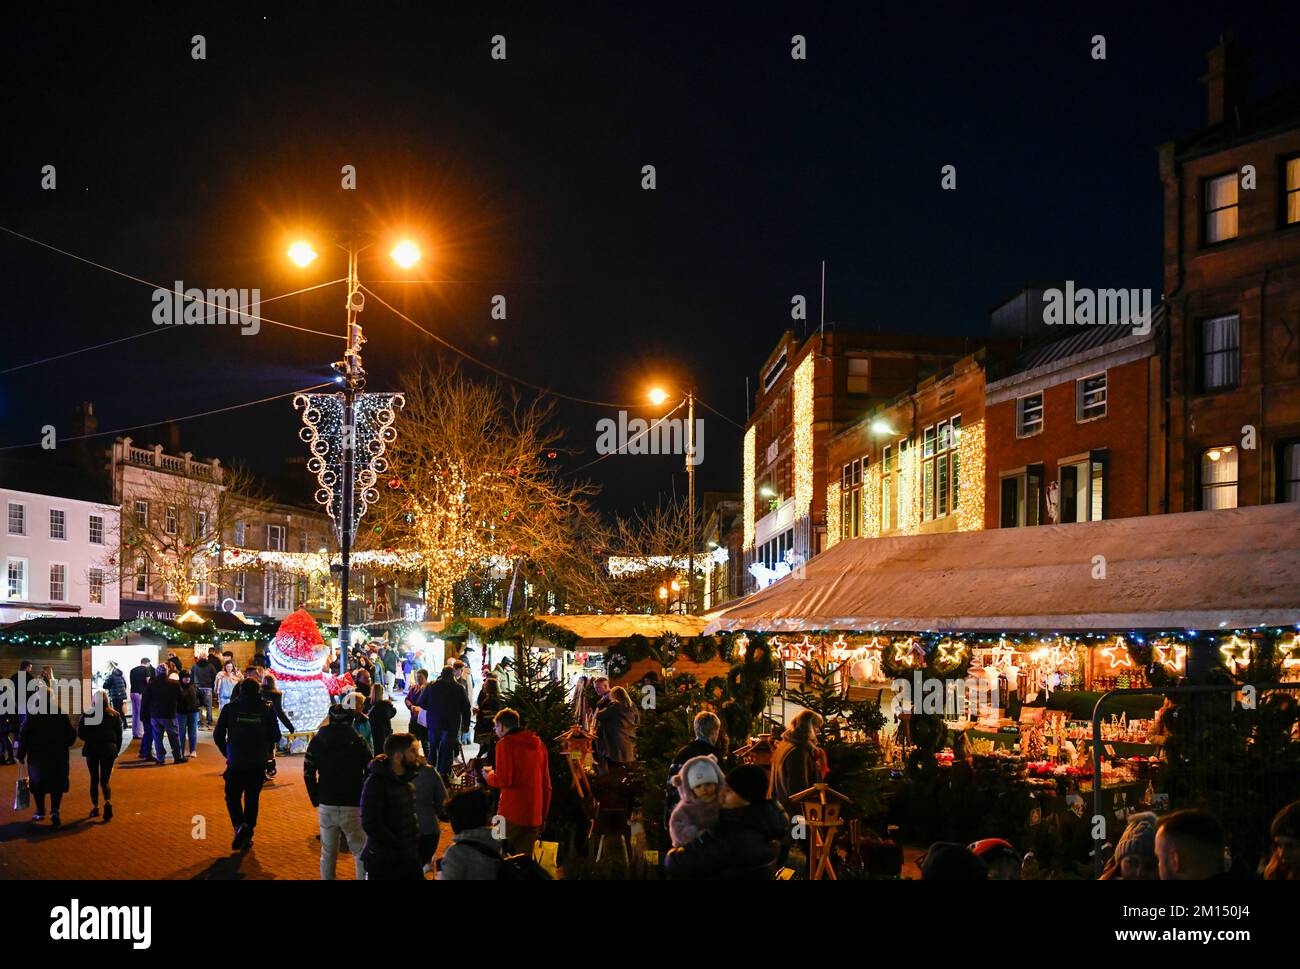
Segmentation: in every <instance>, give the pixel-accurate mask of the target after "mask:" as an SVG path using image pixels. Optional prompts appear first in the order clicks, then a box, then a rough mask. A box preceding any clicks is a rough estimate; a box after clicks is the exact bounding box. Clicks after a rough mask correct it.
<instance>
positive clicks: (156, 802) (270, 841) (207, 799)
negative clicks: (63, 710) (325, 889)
mask: <svg viewBox="0 0 1300 969" xmlns="http://www.w3.org/2000/svg"><path fill="white" fill-rule="evenodd" d="M404 712H405V711H403V713H404ZM137 753H138V744H137V743H135V742H132V743H131V745H130V747H128V748H127V750H126V751H124V752H123V754H122V756H121V757H120V758H119V759H118V761H117V767H116V768H115V769H114V771H113V778H112V788H113V820H112V821H110V822H108V823H105V822H104V820H103V818H102V817H99V818H91V817H89V816H88V815H89V813H90V794H89V791H90V784H89V778H88V776H87V773H86V768H85V761H84V759H83V758H82V756H81V749H80V746H79V745H78V747H75V748H73V750H72V751H71V755H72V756H71V765H72V778H71V780H72V784H71V790H70V791H69V792H68V794H66V795H65V796H64V798H63V809H62V819H63V826H62V827H61V828H57V829H55V828H52V827H50V823H49V819H48V817H47V819H46V820H45V821H43V822H41V823H40V824H32V823H31V821H30V818H31V813H32V812H31V810H27V811H23V812H21V813H16V812H15V811H14V810H13V789H14V781H15V780H16V779H17V777H18V769H17V767H14V766H8V767H0V796H2V797H3V800H2V801H0V880H4V881H8V880H15V879H114V878H116V879H123V878H141V879H170V878H182V879H241V878H258V879H273V878H280V879H284V878H289V879H317V878H319V877H320V842H319V841H317V840H316V834H317V830H318V829H317V823H316V811H315V809H314V808H313V807H312V806H311V801H310V800H308V798H307V789H306V785H305V783H304V781H303V775H302V765H303V757H302V755H301V754H298V755H292V756H286V757H280V758H278V766H279V771H278V773H277V774H276V777H275V779H274V780H273V781H271V782H269V783H268V784H267V785H266V787H265V788H263V790H262V799H261V809H260V814H259V816H258V822H257V833H256V841H255V843H254V845H253V847H252V849H251V850H249V851H248V852H246V853H244V854H242V855H239V854H236V853H233V852H232V851H231V850H230V839H231V836H232V831H231V827H230V818H229V816H228V815H227V813H226V802H225V794H224V788H223V784H222V780H221V773H222V771H223V770H224V767H225V762H224V760H223V759H222V757H221V754H220V752H219V751H218V750H217V748H216V747H215V746H214V745H213V743H212V735H211V733H210V732H206V731H200V736H199V751H198V756H197V757H195V758H191V759H190V760H189V761H188V762H187V763H184V764H176V765H173V764H172V762H171V760H170V759H169V760H168V761H167V766H165V767H158V766H157V765H155V764H154V763H152V762H151V761H140V760H136V759H135V758H136V755H137ZM101 807H102V805H101ZM450 843H451V831H450V829H449V828H448V827H447V826H446V825H445V824H444V825H443V830H442V837H441V838H440V839H439V854H441V852H442V850H443V849H445V848H446V846H447V845H448V844H450ZM353 876H354V872H353V865H352V858H351V856H350V855H348V854H347V853H346V852H340V854H339V862H338V865H337V870H336V877H337V878H339V879H340V880H350V879H352V878H353Z"/></svg>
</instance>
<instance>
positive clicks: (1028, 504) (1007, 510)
mask: <svg viewBox="0 0 1300 969" xmlns="http://www.w3.org/2000/svg"><path fill="white" fill-rule="evenodd" d="M1042 502H1043V466H1042V465H1041V464H1035V465H1031V466H1030V467H1028V468H1026V469H1025V470H1024V471H1021V472H1018V473H1014V474H1009V475H1003V476H1002V482H1001V506H1002V513H1001V520H1000V522H999V524H1000V525H1001V527H1003V528H1022V527H1025V526H1028V525H1037V524H1039V523H1040V522H1041V521H1042V514H1041V511H1040V509H1041V508H1042Z"/></svg>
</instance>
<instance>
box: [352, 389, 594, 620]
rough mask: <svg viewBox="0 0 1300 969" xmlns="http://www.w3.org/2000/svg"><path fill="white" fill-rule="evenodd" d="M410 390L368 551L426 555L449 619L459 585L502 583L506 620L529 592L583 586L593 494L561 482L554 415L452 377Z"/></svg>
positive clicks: (433, 589) (438, 605)
mask: <svg viewBox="0 0 1300 969" xmlns="http://www.w3.org/2000/svg"><path fill="white" fill-rule="evenodd" d="M402 384H403V392H404V393H405V396H406V408H405V410H404V411H403V412H402V436H401V446H400V447H398V448H396V449H394V451H393V452H391V454H390V461H389V470H388V472H387V481H386V485H387V487H385V488H381V493H382V494H383V498H382V500H381V502H380V506H379V507H378V508H376V509H373V512H374V516H375V517H374V528H373V529H372V534H371V536H369V537H368V540H369V544H371V545H374V544H376V543H379V544H382V545H386V546H397V547H403V548H408V549H411V550H413V552H415V553H416V554H418V556H419V557H420V561H421V565H422V572H423V578H424V580H425V597H426V602H427V604H428V607H429V609H430V611H431V612H433V613H443V612H446V611H449V610H450V608H451V606H452V592H453V588H454V587H455V585H456V583H458V582H461V581H462V580H464V579H466V578H470V577H473V578H474V579H475V580H476V581H479V582H499V583H500V584H501V585H502V586H503V587H504V596H503V599H504V601H505V606H506V611H507V612H511V611H513V610H514V606H515V602H516V596H517V593H518V591H519V589H520V588H522V587H523V585H524V583H525V582H527V583H531V584H533V585H534V586H537V585H542V586H551V587H566V588H576V587H581V585H582V583H583V582H584V581H585V578H584V576H585V575H587V574H589V573H590V570H591V550H590V547H589V545H588V544H587V543H586V542H585V541H584V540H583V539H582V534H583V533H582V523H583V522H584V520H587V519H589V518H590V516H591V511H590V508H589V506H588V499H589V498H590V497H591V496H592V495H593V494H595V487H594V486H593V485H591V484H590V483H588V482H584V481H570V480H565V479H563V478H562V477H561V476H560V473H559V467H558V458H559V450H558V447H559V435H558V434H557V432H555V431H554V430H553V429H552V427H551V420H552V417H553V413H552V408H551V407H550V406H549V405H546V404H542V403H539V402H533V403H531V404H529V403H524V402H522V401H521V400H520V399H519V398H518V397H517V396H513V395H507V394H506V392H505V391H503V390H502V388H501V387H500V386H499V385H496V384H485V383H476V382H473V381H471V380H469V379H468V378H466V377H465V376H463V375H462V374H461V373H459V372H458V371H457V370H455V369H452V368H443V369H440V370H436V371H434V370H430V369H428V368H426V367H421V368H419V369H416V370H414V371H412V372H410V373H408V374H407V375H406V376H405V377H404V378H403V381H402ZM520 598H521V599H522V597H520Z"/></svg>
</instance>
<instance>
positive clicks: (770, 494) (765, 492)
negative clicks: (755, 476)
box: [758, 485, 776, 498]
mask: <svg viewBox="0 0 1300 969" xmlns="http://www.w3.org/2000/svg"><path fill="white" fill-rule="evenodd" d="M758 493H759V494H760V495H762V496H763V497H764V498H775V497H776V492H775V491H773V490H772V489H771V488H770V487H768V486H767V485H763V487H761V488H759V489H758Z"/></svg>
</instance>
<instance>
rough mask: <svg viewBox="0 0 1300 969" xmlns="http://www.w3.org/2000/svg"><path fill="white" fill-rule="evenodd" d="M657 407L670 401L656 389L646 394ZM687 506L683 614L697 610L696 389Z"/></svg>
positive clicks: (689, 423) (689, 407)
mask: <svg viewBox="0 0 1300 969" xmlns="http://www.w3.org/2000/svg"><path fill="white" fill-rule="evenodd" d="M646 396H647V397H649V398H650V402H651V403H652V404H654V405H655V406H656V407H658V406H659V405H661V404H662V403H663V402H664V401H666V400H667V399H668V393H667V391H665V390H662V389H660V388H658V387H656V388H655V389H654V390H652V391H650V393H648V394H646ZM686 505H687V510H688V512H689V513H690V524H689V525H688V539H687V549H686V600H685V602H684V603H683V605H682V612H683V613H685V612H687V611H688V610H691V609H694V608H695V388H694V387H693V386H692V387H691V388H690V389H689V390H687V391H686Z"/></svg>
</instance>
